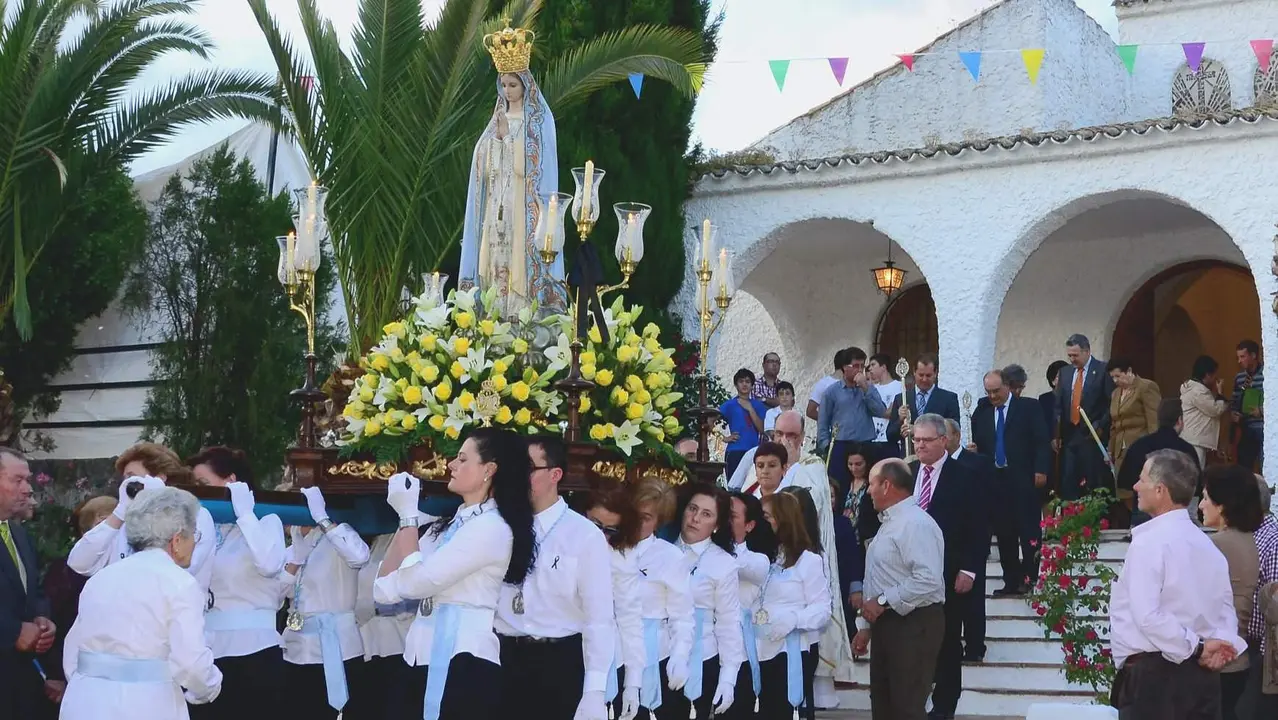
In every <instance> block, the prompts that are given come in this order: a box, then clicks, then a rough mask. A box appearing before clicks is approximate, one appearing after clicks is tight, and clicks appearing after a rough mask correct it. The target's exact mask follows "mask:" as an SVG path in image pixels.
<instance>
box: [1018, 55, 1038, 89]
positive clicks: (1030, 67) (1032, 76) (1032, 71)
mask: <svg viewBox="0 0 1278 720" xmlns="http://www.w3.org/2000/svg"><path fill="white" fill-rule="evenodd" d="M1021 61H1022V62H1024V63H1025V74H1026V75H1029V81H1030V83H1031V84H1035V85H1036V84H1038V69H1039V68H1041V67H1043V48H1031V49H1028V50H1022V51H1021Z"/></svg>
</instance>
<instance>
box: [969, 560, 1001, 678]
mask: <svg viewBox="0 0 1278 720" xmlns="http://www.w3.org/2000/svg"><path fill="white" fill-rule="evenodd" d="M1002 552H1003V550H1002V548H1001V547H1000V549H999V554H1000V555H1001V554H1002ZM986 579H987V578H986V573H985V565H984V564H983V563H982V564H981V567H980V568H978V569H977V571H976V579H975V580H973V581H972V591H971V592H969V593H968V594H967V609H966V611H965V612H964V614H963V657H965V658H969V657H970V658H983V657H985V625H986V615H985V581H986Z"/></svg>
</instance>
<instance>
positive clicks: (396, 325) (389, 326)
mask: <svg viewBox="0 0 1278 720" xmlns="http://www.w3.org/2000/svg"><path fill="white" fill-rule="evenodd" d="M382 332H383V333H385V334H386V335H398V336H400V337H403V335H404V323H402V322H391V323H386V324H385V325H383V326H382Z"/></svg>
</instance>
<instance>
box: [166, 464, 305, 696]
mask: <svg viewBox="0 0 1278 720" xmlns="http://www.w3.org/2000/svg"><path fill="white" fill-rule="evenodd" d="M187 464H188V465H189V466H190V467H191V474H192V475H193V476H194V477H195V480H196V482H198V483H200V484H202V485H211V486H215V487H225V488H227V489H229V490H230V493H231V507H232V508H233V510H234V511H235V522H233V523H226V524H222V525H217V526H216V527H215V529H214V532H215V535H216V543H215V545H214V550H213V557H212V559H211V560H210V561H209V562H210V564H211V565H212V572H211V574H210V576H209V592H208V601H207V605H206V607H207V608H208V610H207V614H206V615H205V617H204V637H205V640H206V641H207V642H208V646H209V648H210V649H212V650H213V657H214V658H216V659H217V666H218V669H220V670H221V671H222V693H221V694H220V695H218V697H217V700H215V701H213V702H212V703H209V704H207V705H192V706H191V716H192V717H193V718H195V720H206V719H207V720H220V719H221V718H242V717H248V716H250V715H253V714H255V713H262V714H263V716H265V714H266V713H268V712H270V713H278V712H282V711H283V709H284V706H283V705H281V704H280V699H281V692H282V690H283V687H284V654H283V650H281V649H280V634H279V633H278V632H277V631H276V629H275V616H276V614H277V613H278V612H279V609H280V587H279V574H280V571H281V570H283V569H284V525H283V523H281V522H280V519H279V516H277V515H266V516H264V517H262V518H261V519H259V518H258V517H257V515H256V514H255V513H254V511H253V506H254V499H253V490H254V487H255V486H254V484H253V471H252V469H251V468H250V467H249V464H248V461H247V459H246V458H245V457H244V453H242V452H240V451H239V450H232V449H231V448H228V447H222V446H218V447H211V448H205V449H204V450H203V451H201V452H200V454H199V455H196V456H194V457H192V458H190V459H188V460H187Z"/></svg>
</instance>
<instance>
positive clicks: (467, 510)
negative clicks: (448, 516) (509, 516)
mask: <svg viewBox="0 0 1278 720" xmlns="http://www.w3.org/2000/svg"><path fill="white" fill-rule="evenodd" d="M496 509H497V501H496V500H494V499H492V498H488V499H487V500H485V501H483V502H481V503H475V504H474V505H467V506H465V507H461V508H458V509H457V514H456V515H454V516H453V517H454V518H456V519H457V520H469V519H471V518H473V517H475V516H476V515H479V514H481V513H486V512H488V511H490V510H496Z"/></svg>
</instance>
